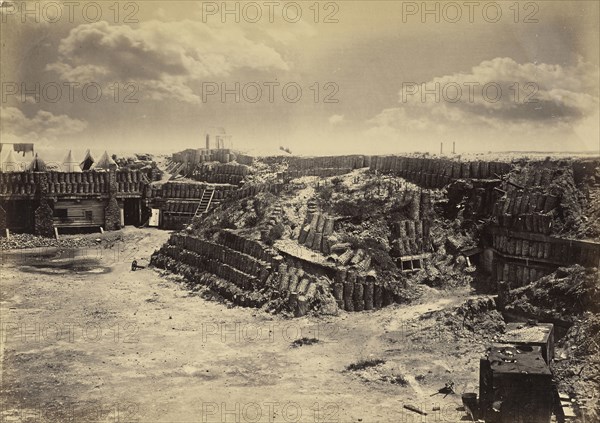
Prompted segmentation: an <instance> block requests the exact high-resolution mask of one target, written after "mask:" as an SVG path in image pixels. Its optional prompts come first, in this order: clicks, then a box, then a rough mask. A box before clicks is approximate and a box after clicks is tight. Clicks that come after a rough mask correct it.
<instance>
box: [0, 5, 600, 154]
mask: <svg viewBox="0 0 600 423" xmlns="http://www.w3.org/2000/svg"><path fill="white" fill-rule="evenodd" d="M2 3H3V4H2V7H1V8H0V13H1V14H2V15H1V17H2V21H1V23H0V25H1V79H2V104H1V107H2V108H1V137H2V141H3V142H35V143H36V148H37V149H38V150H39V151H44V150H45V151H52V152H60V154H63V153H64V151H65V150H66V149H73V150H74V151H75V152H77V153H79V152H82V151H84V150H85V149H87V148H92V150H95V151H99V152H101V151H100V150H104V149H108V150H109V151H112V152H117V153H121V152H122V153H127V152H133V151H156V152H158V151H162V152H167V151H173V150H176V149H180V148H186V147H199V146H202V143H203V139H204V134H205V133H206V132H207V131H212V130H214V129H213V128H216V127H223V128H225V129H226V130H227V132H228V133H229V134H231V135H232V141H233V144H234V147H235V148H237V149H242V150H249V151H254V152H270V151H275V150H276V149H277V148H278V147H279V146H280V145H281V146H286V147H289V148H290V149H291V150H292V151H293V152H294V153H298V154H331V153H346V152H364V153H393V152H406V151H429V152H438V151H439V144H440V142H442V141H443V142H445V143H446V145H447V146H449V145H450V144H451V143H452V142H456V144H457V150H458V151H483V152H486V151H506V150H524V151H527V150H535V151H598V150H599V149H600V134H599V126H598V125H599V121H600V116H599V112H598V110H599V79H600V76H599V75H600V74H599V68H598V66H599V57H598V56H599V51H600V44H599V32H598V31H599V30H598V26H599V16H600V14H599V3H598V2H596V1H581V2H577V1H568V2H567V1H548V2H537V1H536V2H519V3H517V2H512V1H501V2H473V3H468V2H435V1H430V2H426V3H424V2H403V1H338V2H312V1H305V2H302V1H299V2H297V3H295V2H280V1H273V2H260V1H259V2H227V3H225V4H224V3H222V2H220V1H219V2H192V1H185V2H173V1H169V2H159V1H139V2H133V1H132V2H126V1H123V2H120V3H119V4H118V7H116V6H115V4H114V3H113V2H78V1H75V2H71V3H69V4H68V5H67V4H63V3H60V2H56V1H43V2H28V3H27V4H25V3H22V2H8V1H4V2H2ZM425 8H426V9H425ZM300 15H301V16H300ZM36 84H37V85H36ZM448 149H449V147H448Z"/></svg>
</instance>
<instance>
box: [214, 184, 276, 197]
mask: <svg viewBox="0 0 600 423" xmlns="http://www.w3.org/2000/svg"><path fill="white" fill-rule="evenodd" d="M233 188H235V187H233ZM282 188H283V184H258V185H252V186H247V187H243V188H240V189H235V190H234V189H230V190H227V191H226V192H225V197H226V198H230V199H234V200H241V199H243V198H248V197H254V196H255V195H257V194H258V193H260V192H270V193H272V194H279V193H280V192H281V190H282Z"/></svg>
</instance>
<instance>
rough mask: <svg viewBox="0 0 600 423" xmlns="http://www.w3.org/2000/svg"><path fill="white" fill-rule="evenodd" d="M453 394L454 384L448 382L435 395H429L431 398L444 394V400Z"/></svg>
mask: <svg viewBox="0 0 600 423" xmlns="http://www.w3.org/2000/svg"><path fill="white" fill-rule="evenodd" d="M453 393H454V382H452V381H450V382H448V383H446V385H445V386H444V387H443V388H441V389H439V390H438V391H437V392H436V393H435V394H431V396H434V395H439V394H444V398H446V397H447V396H448V394H453Z"/></svg>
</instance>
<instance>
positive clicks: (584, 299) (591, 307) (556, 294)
mask: <svg viewBox="0 0 600 423" xmlns="http://www.w3.org/2000/svg"><path fill="white" fill-rule="evenodd" d="M499 304H500V305H501V307H502V308H503V310H504V311H506V312H510V313H514V314H518V315H523V316H525V317H529V318H535V319H538V320H545V321H562V322H567V323H569V322H571V323H572V322H574V321H575V320H576V319H578V318H579V317H580V316H581V315H582V314H583V313H584V312H586V311H590V312H592V313H600V274H598V269H597V268H587V269H586V268H584V267H582V266H579V265H574V266H571V267H561V268H559V269H558V270H556V271H555V272H554V273H552V274H550V275H547V276H545V277H543V278H541V279H539V280H538V281H536V282H533V283H531V284H529V285H527V286H524V287H522V288H517V289H514V290H511V291H506V290H503V291H501V292H500V295H499Z"/></svg>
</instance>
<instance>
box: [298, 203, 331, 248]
mask: <svg viewBox="0 0 600 423" xmlns="http://www.w3.org/2000/svg"><path fill="white" fill-rule="evenodd" d="M334 224H335V219H334V218H333V217H329V216H326V215H324V214H321V213H308V214H307V216H306V219H305V220H304V224H303V225H302V228H301V229H300V235H299V236H298V243H299V244H301V245H305V246H307V247H308V248H310V249H312V250H316V251H320V252H322V253H323V254H326V255H328V254H330V253H331V240H330V239H329V236H330V235H332V234H333V229H334Z"/></svg>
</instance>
